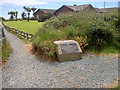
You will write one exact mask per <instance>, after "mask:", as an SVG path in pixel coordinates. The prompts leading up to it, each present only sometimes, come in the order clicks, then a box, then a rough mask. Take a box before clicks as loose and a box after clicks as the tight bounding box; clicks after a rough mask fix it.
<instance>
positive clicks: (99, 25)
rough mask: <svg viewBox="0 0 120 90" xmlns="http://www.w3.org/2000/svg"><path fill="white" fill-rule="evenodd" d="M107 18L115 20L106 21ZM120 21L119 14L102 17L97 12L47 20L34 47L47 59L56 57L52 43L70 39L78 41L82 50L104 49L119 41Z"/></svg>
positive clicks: (36, 38)
mask: <svg viewBox="0 0 120 90" xmlns="http://www.w3.org/2000/svg"><path fill="white" fill-rule="evenodd" d="M105 17H106V18H109V17H110V18H112V19H110V20H107V21H106V20H105ZM117 20H118V18H117V14H115V16H114V14H111V13H110V14H109V13H108V14H104V15H103V14H99V13H96V12H78V13H72V14H64V15H59V16H57V17H52V18H50V19H48V20H46V21H45V24H44V25H43V27H41V28H40V29H39V30H38V32H37V33H36V35H35V38H34V40H33V44H34V46H35V48H36V47H37V49H36V50H35V51H37V52H39V51H40V54H41V53H42V54H43V53H44V55H45V57H49V58H55V57H56V54H55V46H54V44H53V42H54V41H56V40H70V39H72V40H76V41H78V43H79V44H80V46H81V48H82V50H85V48H87V47H88V48H94V49H95V50H98V51H99V50H102V49H104V48H103V47H107V46H108V45H109V44H110V43H112V44H113V43H114V42H117V38H118V29H117V28H116V26H115V25H117V24H118V23H117ZM114 44H116V43H114ZM114 46H115V45H114ZM88 50H89V49H88Z"/></svg>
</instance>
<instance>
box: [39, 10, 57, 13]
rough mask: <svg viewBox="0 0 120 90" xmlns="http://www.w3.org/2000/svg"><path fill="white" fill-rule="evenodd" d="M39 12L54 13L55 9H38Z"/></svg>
mask: <svg viewBox="0 0 120 90" xmlns="http://www.w3.org/2000/svg"><path fill="white" fill-rule="evenodd" d="M40 10H41V11H43V12H44V13H54V12H55V9H40Z"/></svg>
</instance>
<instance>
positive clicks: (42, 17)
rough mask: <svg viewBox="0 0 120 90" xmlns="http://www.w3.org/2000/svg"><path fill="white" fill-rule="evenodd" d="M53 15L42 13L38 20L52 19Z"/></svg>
mask: <svg viewBox="0 0 120 90" xmlns="http://www.w3.org/2000/svg"><path fill="white" fill-rule="evenodd" d="M52 16H53V15H52V14H50V13H48V14H46V15H41V16H39V19H38V22H44V21H46V20H47V19H50V18H51V17H52Z"/></svg>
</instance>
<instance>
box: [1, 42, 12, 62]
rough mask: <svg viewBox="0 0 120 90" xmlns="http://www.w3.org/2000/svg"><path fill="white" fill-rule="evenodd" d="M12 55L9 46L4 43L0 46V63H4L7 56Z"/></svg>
mask: <svg viewBox="0 0 120 90" xmlns="http://www.w3.org/2000/svg"><path fill="white" fill-rule="evenodd" d="M11 53H12V49H11V48H10V44H9V43H8V42H7V41H6V43H5V44H4V43H3V44H2V61H3V62H6V60H7V58H8V57H9V55H10V54H11Z"/></svg>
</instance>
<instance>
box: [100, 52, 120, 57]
mask: <svg viewBox="0 0 120 90" xmlns="http://www.w3.org/2000/svg"><path fill="white" fill-rule="evenodd" d="M98 55H99V56H105V57H106V56H108V57H118V56H120V54H118V53H117V54H98Z"/></svg>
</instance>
